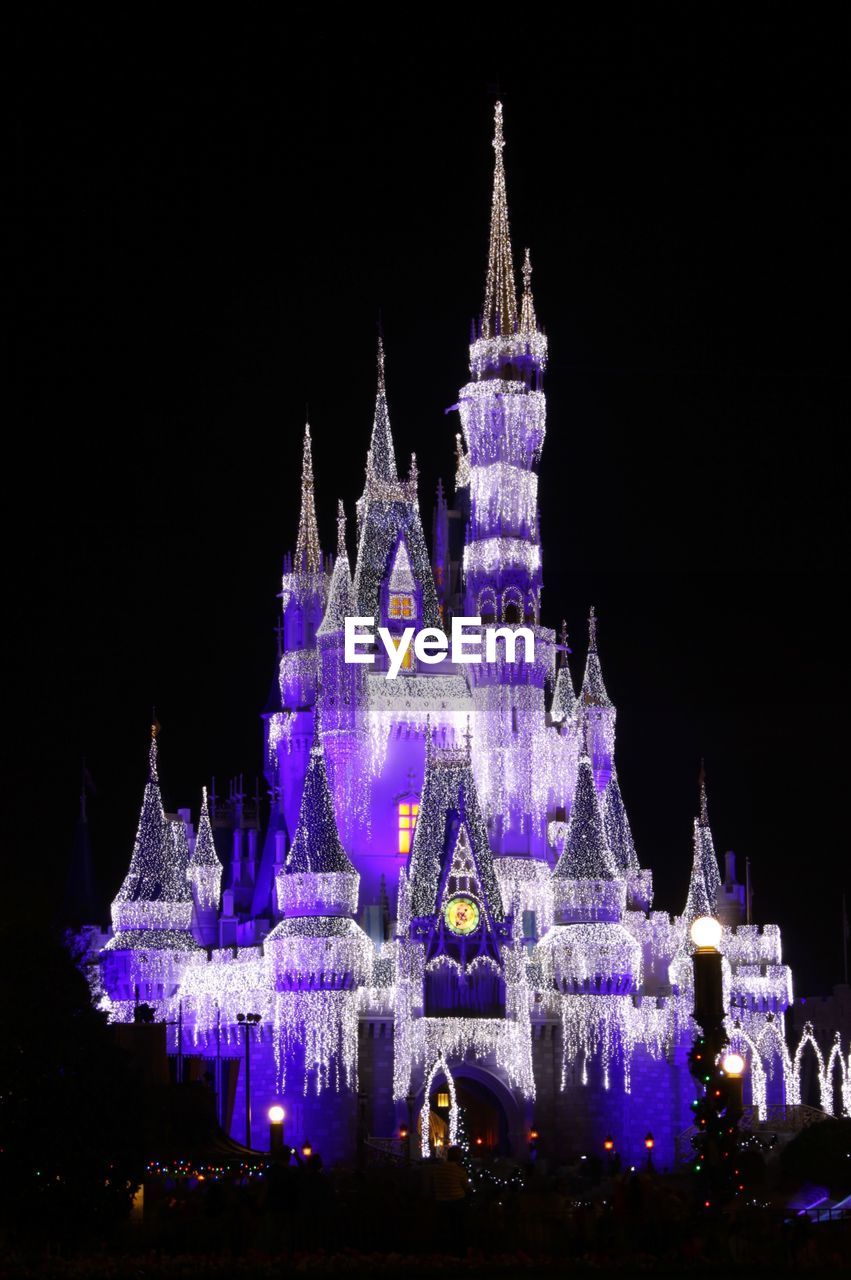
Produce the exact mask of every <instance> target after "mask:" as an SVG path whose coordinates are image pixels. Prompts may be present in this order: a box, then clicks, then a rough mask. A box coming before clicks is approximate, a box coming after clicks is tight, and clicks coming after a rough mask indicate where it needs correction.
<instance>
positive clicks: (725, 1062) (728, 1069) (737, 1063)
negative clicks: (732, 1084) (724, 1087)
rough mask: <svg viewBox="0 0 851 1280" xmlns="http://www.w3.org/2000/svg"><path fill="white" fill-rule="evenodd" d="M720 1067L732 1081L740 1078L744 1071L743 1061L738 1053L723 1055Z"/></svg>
mask: <svg viewBox="0 0 851 1280" xmlns="http://www.w3.org/2000/svg"><path fill="white" fill-rule="evenodd" d="M721 1066H722V1067H723V1068H724V1071H725V1073H726V1074H727V1075H728V1076H732V1077H733V1078H734V1079H735V1077H736V1076H740V1075H741V1074H742V1072H743V1071H744V1069H745V1060H744V1058H743V1057H742V1055H741V1054H740V1053H727V1054H725V1055H724V1057H723V1059H722V1061H721Z"/></svg>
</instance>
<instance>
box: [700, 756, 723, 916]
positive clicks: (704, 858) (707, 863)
mask: <svg viewBox="0 0 851 1280" xmlns="http://www.w3.org/2000/svg"><path fill="white" fill-rule="evenodd" d="M698 806H699V807H698V813H699V816H698V817H697V818H695V820H694V840H695V848H697V849H699V850H700V859H701V865H702V867H703V880H704V883H705V885H706V893H707V896H708V899H709V907H710V911H709V914H710V915H714V914H715V909H716V906H717V902H718V893H719V890H720V888H721V873H720V871H719V870H718V855H717V854H716V852H715V844H714V842H713V840H712V831H711V830H710V827H709V813H708V810H707V804H706V769H705V768H704V765H703V761H702V760H701V762H700V773H699V775H698Z"/></svg>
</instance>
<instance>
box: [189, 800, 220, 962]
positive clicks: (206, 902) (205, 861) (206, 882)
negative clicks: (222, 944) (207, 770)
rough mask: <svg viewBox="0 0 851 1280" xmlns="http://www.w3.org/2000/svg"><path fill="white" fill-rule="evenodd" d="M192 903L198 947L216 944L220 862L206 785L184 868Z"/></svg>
mask: <svg viewBox="0 0 851 1280" xmlns="http://www.w3.org/2000/svg"><path fill="white" fill-rule="evenodd" d="M187 875H188V878H189V883H190V885H191V886H192V899H193V904H194V912H193V921H192V932H193V934H194V935H195V938H196V939H197V941H198V942H200V944H201V946H202V947H212V946H215V945H216V942H217V935H218V911H219V901H220V898H221V891H222V864H221V862H220V861H219V855H218V854H217V852H216V846H215V843H214V841H213V828H212V826H211V824H210V812H209V809H208V807H207V788H206V787H204V788H202V791H201V816H200V818H199V819H198V834H197V835H196V837H195V847H194V849H193V850H192V856H191V858H190V859H189V866H188V870H187Z"/></svg>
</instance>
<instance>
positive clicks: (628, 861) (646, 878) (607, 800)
mask: <svg viewBox="0 0 851 1280" xmlns="http://www.w3.org/2000/svg"><path fill="white" fill-rule="evenodd" d="M601 809H602V813H603V823H604V825H605V828H606V839H607V840H608V843H609V848H610V849H611V851H612V857H613V858H614V861H615V866H616V867H617V869H618V872H619V874H620V875H622V876H623V877H624V879H625V880H626V900H627V906H628V907H629V909H630V910H631V911H649V910H650V907H651V906H652V903H653V875H652V873H651V872H650V871H649V870H648V869H642V867H641V865H640V863H639V861H638V854H637V853H636V851H635V841H634V840H633V838H632V828H631V827H630V825H629V818H628V816H627V812H626V806H625V804H624V802H623V796H622V795H621V789H620V784H619V782H618V775H617V770H616V769H614V768H613V769H612V776H611V778H610V779H609V783H608V786H607V787H606V790H605V791H604V792H603V796H602V803H601Z"/></svg>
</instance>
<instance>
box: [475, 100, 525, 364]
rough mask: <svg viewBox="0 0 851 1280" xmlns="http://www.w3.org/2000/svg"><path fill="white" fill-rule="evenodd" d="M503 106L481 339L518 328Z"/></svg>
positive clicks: (497, 122) (498, 114)
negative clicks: (503, 131)
mask: <svg viewBox="0 0 851 1280" xmlns="http://www.w3.org/2000/svg"><path fill="white" fill-rule="evenodd" d="M504 146H505V140H504V138H503V136H502V103H501V102H498V103H497V104H496V107H495V109H494V135H493V149H494V153H495V159H494V171H493V199H492V201H491V238H490V248H489V250H488V274H487V280H486V281H485V305H484V310H483V312H482V337H483V338H495V337H498V336H499V335H500V334H509V333H514V332H515V330H516V329H517V291H516V288H515V283H514V261H513V258H512V256H511V234H510V232H509V229H508V198H507V196H506V194H505V166H504V165H503V161H502V150H503V147H504Z"/></svg>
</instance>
